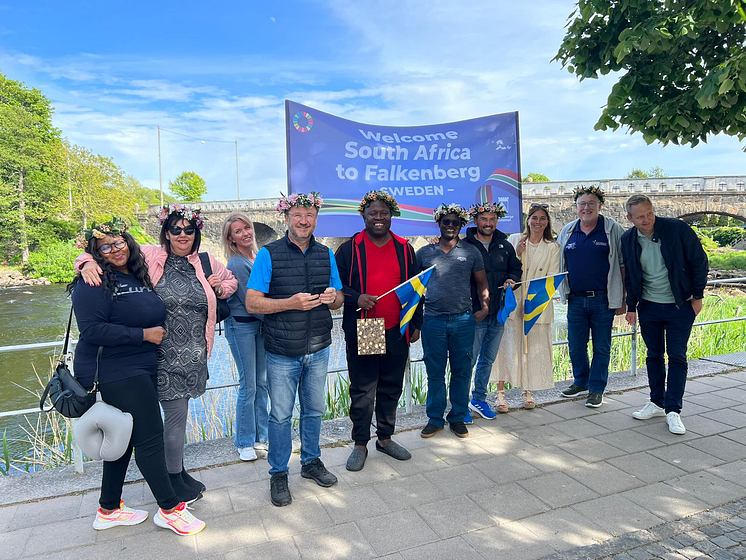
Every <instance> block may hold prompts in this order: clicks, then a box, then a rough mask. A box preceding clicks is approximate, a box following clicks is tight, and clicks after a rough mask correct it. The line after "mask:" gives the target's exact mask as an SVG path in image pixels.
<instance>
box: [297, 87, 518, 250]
mask: <svg viewBox="0 0 746 560" xmlns="http://www.w3.org/2000/svg"><path fill="white" fill-rule="evenodd" d="M285 124H286V138H287V163H288V190H289V192H290V194H292V193H299V192H309V191H318V192H319V193H321V196H322V197H323V199H324V206H323V207H322V209H321V216H322V218H321V219H320V220H319V223H318V226H317V228H316V235H318V236H319V237H344V236H348V235H351V234H352V233H353V232H355V231H359V230H360V229H362V227H363V224H362V220H361V218H360V215H359V214H358V210H357V209H358V204H359V203H360V199H361V198H362V197H363V195H364V194H365V193H366V192H368V191H370V190H374V189H375V190H383V191H386V192H388V193H389V194H391V195H392V196H394V197H395V198H396V200H397V202H398V203H399V206H400V208H401V216H400V217H398V218H394V220H393V223H392V226H391V229H392V230H393V231H394V232H396V233H397V234H399V235H430V234H433V233H435V232H437V230H438V228H437V224H436V223H435V222H434V221H433V209H435V208H436V207H438V206H440V204H442V203H444V202H445V203H448V204H450V203H453V202H455V203H458V204H461V205H462V206H464V207H467V208H468V207H469V206H470V205H472V204H479V203H483V202H502V203H503V205H504V206H505V208H506V209H507V212H508V213H507V215H506V216H505V217H504V218H501V219H500V223H499V225H498V227H499V229H500V230H501V231H503V232H506V233H516V232H518V231H521V229H522V227H521V182H520V177H521V167H520V149H519V148H520V143H519V135H518V113H517V112H513V113H503V114H499V115H491V116H488V117H481V118H477V119H470V120H467V121H459V122H453V123H444V124H432V125H426V126H378V125H369V124H363V123H358V122H355V121H350V120H347V119H343V118H340V117H335V116H334V115H330V114H328V113H324V112H322V111H319V110H317V109H314V108H312V107H307V106H305V105H301V104H299V103H295V102H293V101H285Z"/></svg>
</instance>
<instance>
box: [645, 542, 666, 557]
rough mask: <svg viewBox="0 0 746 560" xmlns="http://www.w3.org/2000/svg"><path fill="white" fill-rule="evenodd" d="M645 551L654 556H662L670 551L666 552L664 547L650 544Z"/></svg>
mask: <svg viewBox="0 0 746 560" xmlns="http://www.w3.org/2000/svg"><path fill="white" fill-rule="evenodd" d="M644 550H645V551H646V552H648V553H650V554H652V555H653V556H661V555H663V554H666V553H667V552H668V550H666V549H665V548H664V547H662V546H661V545H659V544H650V545H648V546H646V547H645V548H644Z"/></svg>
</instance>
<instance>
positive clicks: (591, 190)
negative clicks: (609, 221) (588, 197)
mask: <svg viewBox="0 0 746 560" xmlns="http://www.w3.org/2000/svg"><path fill="white" fill-rule="evenodd" d="M572 192H573V198H572V200H573V202H577V201H578V199H579V198H580V197H581V196H583V195H584V194H595V195H596V196H597V197H598V201H599V202H600V203H601V204H603V203H604V198H605V197H606V193H605V192H604V191H603V189H601V187H599V186H598V185H591V186H590V187H585V186H583V187H578V188H576V189H575V190H574V191H572Z"/></svg>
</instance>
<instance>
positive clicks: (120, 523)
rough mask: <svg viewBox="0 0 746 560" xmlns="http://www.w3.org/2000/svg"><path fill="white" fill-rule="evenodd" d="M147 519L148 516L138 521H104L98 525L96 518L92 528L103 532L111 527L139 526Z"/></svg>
mask: <svg viewBox="0 0 746 560" xmlns="http://www.w3.org/2000/svg"><path fill="white" fill-rule="evenodd" d="M147 518H148V515H146V516H145V517H143V518H142V519H140V520H139V521H105V522H102V523H99V521H98V518H96V519H95V520H94V521H93V528H94V529H96V531H105V530H106V529H111V528H112V527H120V526H131V525H139V524H140V523H142V522H143V521H145V520H146V519H147Z"/></svg>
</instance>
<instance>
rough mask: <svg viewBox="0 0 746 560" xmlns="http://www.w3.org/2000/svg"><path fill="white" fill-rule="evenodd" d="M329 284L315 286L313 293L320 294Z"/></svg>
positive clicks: (312, 289)
mask: <svg viewBox="0 0 746 560" xmlns="http://www.w3.org/2000/svg"><path fill="white" fill-rule="evenodd" d="M326 288H327V286H315V287H313V288H311V295H314V296H320V295H321V294H323V293H324V292H325V291H326Z"/></svg>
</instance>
